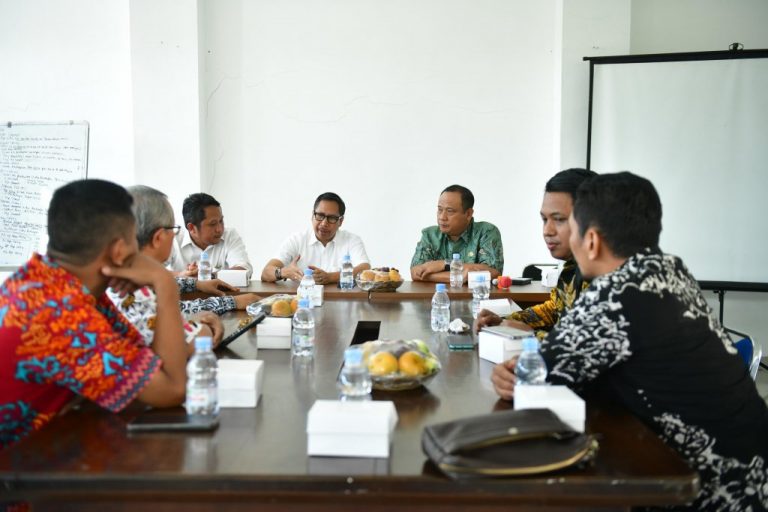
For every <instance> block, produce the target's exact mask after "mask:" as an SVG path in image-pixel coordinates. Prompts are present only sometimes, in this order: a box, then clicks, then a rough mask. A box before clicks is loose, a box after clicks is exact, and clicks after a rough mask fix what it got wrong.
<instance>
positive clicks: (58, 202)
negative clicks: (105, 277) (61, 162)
mask: <svg viewBox="0 0 768 512" xmlns="http://www.w3.org/2000/svg"><path fill="white" fill-rule="evenodd" d="M132 204H133V199H132V198H131V195H130V194H129V193H128V191H127V190H125V189H124V188H123V187H121V186H120V185H116V184H114V183H112V182H109V181H104V180H95V179H90V180H79V181H73V182H72V183H68V184H66V185H64V186H63V187H61V188H59V189H57V190H56V191H55V192H54V193H53V197H52V198H51V203H50V205H49V206H48V254H50V255H51V256H53V257H54V258H56V257H58V258H62V259H66V260H67V261H69V262H71V263H74V264H76V265H86V264H88V263H91V262H92V261H93V260H95V259H96V258H97V257H98V256H99V254H100V253H101V252H102V251H103V250H104V249H105V248H106V247H107V246H108V245H109V244H110V243H112V242H113V241H114V240H116V239H118V238H124V239H127V238H128V236H133V235H132V234H131V233H130V229H131V226H133V225H134V222H135V221H134V217H133V212H132V211H131V205H132Z"/></svg>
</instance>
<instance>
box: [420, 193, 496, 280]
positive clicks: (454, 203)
mask: <svg viewBox="0 0 768 512" xmlns="http://www.w3.org/2000/svg"><path fill="white" fill-rule="evenodd" d="M474 205H475V196H474V195H473V194H472V192H471V191H470V190H469V189H468V188H466V187H462V186H461V185H451V186H450V187H447V188H446V189H445V190H443V192H442V193H441V194H440V199H439V200H438V202H437V226H430V227H428V228H425V229H423V230H422V231H421V240H420V241H419V243H418V244H416V252H415V253H414V255H413V259H412V260H411V279H413V280H414V281H432V282H437V283H448V282H450V272H449V266H450V263H451V259H452V258H453V254H454V253H459V254H461V261H463V262H464V282H466V281H467V272H469V271H472V270H488V271H489V272H490V273H491V279H493V278H495V277H498V276H499V275H501V271H502V270H503V268H504V249H503V247H502V245H501V233H499V230H498V228H497V227H496V226H494V225H493V224H491V223H489V222H476V221H475V220H474V219H473V218H472V214H473V213H474V210H473V206H474Z"/></svg>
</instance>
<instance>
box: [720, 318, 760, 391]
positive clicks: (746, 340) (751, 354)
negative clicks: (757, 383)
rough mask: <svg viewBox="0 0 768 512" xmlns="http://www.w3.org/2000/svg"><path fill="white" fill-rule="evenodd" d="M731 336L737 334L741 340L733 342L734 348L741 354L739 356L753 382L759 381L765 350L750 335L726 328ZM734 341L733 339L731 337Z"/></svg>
mask: <svg viewBox="0 0 768 512" xmlns="http://www.w3.org/2000/svg"><path fill="white" fill-rule="evenodd" d="M725 330H726V331H727V332H728V333H730V334H735V335H736V336H738V337H739V338H738V339H737V340H736V341H734V342H733V346H734V347H736V350H737V351H738V352H739V355H740V356H741V358H742V359H743V360H744V364H745V365H746V366H747V369H748V371H749V375H750V377H752V380H755V379H757V370H758V369H759V368H760V360H761V359H762V358H763V349H762V347H761V346H760V345H758V344H757V343H756V342H755V340H754V338H752V336H750V335H749V334H744V333H743V332H739V331H734V330H733V329H729V328H727V327H726V328H725ZM731 339H733V337H731Z"/></svg>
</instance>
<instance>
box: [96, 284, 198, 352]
mask: <svg viewBox="0 0 768 512" xmlns="http://www.w3.org/2000/svg"><path fill="white" fill-rule="evenodd" d="M107 295H108V296H109V298H110V300H111V301H112V303H113V304H114V305H115V307H117V309H118V310H120V313H122V314H123V316H124V317H125V318H127V319H128V321H129V322H131V324H133V326H134V327H135V328H136V330H137V331H139V334H141V337H142V338H143V339H144V343H146V344H147V345H152V342H154V340H155V326H156V324H157V295H155V292H154V290H152V289H151V288H149V287H148V286H144V287H142V288H139V289H138V290H136V291H134V292H132V293H127V294H125V295H123V296H121V295H120V294H118V293H117V292H115V291H114V290H112V289H111V288H110V289H109V290H107ZM183 328H184V339H185V340H186V342H187V343H192V342H194V341H195V338H196V337H197V335H198V334H200V331H201V330H202V328H203V327H202V326H201V325H200V324H198V323H197V322H195V321H193V320H185V321H184V322H183Z"/></svg>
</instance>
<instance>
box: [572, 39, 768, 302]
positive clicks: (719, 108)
mask: <svg viewBox="0 0 768 512" xmlns="http://www.w3.org/2000/svg"><path fill="white" fill-rule="evenodd" d="M737 53H738V54H742V55H743V56H744V57H742V58H734V55H735V54H737ZM705 56H706V57H705ZM654 58H656V60H655V59H654ZM699 59H705V60H699ZM587 60H590V65H591V73H590V74H591V77H592V82H591V87H590V92H591V98H590V100H591V101H590V102H591V111H590V137H589V141H590V142H589V144H588V146H589V149H588V153H587V162H588V163H587V165H588V167H590V168H591V169H594V170H595V171H597V172H599V173H606V172H617V171H622V170H628V171H631V172H633V173H635V174H638V175H641V176H644V177H646V178H648V179H650V180H651V181H652V182H653V184H654V185H655V186H656V189H657V190H658V192H659V195H660V196H661V202H662V207H663V217H662V226H663V228H662V233H661V242H660V245H661V248H662V250H663V251H665V252H668V253H672V254H676V255H678V256H681V257H682V258H683V260H684V261H685V263H686V264H687V265H688V268H689V269H690V270H691V272H692V273H693V275H694V276H695V277H696V278H697V279H698V280H699V281H726V282H730V284H733V285H739V284H741V285H744V286H746V287H750V286H757V288H763V286H762V285H765V288H766V289H768V208H767V207H766V205H768V51H763V50H755V51H750V52H746V51H742V52H707V53H694V54H676V55H675V56H669V55H666V56H665V55H658V56H650V55H647V56H628V57H598V58H587ZM735 289H738V286H737V288H735Z"/></svg>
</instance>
